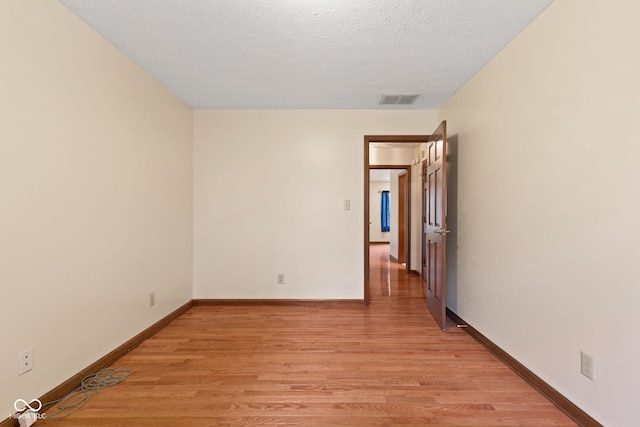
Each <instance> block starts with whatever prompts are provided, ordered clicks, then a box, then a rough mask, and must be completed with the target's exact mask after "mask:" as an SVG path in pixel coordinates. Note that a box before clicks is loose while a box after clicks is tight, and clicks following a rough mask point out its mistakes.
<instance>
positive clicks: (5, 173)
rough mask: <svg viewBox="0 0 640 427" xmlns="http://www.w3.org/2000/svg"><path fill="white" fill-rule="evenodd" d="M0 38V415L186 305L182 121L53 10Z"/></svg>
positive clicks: (185, 127)
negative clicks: (24, 369)
mask: <svg viewBox="0 0 640 427" xmlns="http://www.w3.org/2000/svg"><path fill="white" fill-rule="evenodd" d="M0 35H1V36H0V56H1V58H2V60H1V62H2V64H3V66H2V67H0V82H2V83H1V86H2V96H0V117H2V119H1V121H2V124H1V125H0V236H1V237H0V300H2V302H3V307H2V310H0V337H2V345H1V346H0V384H1V386H0V413H1V414H4V416H2V417H0V418H4V417H5V416H6V415H8V414H9V413H10V412H12V411H13V402H14V401H15V400H16V399H18V398H22V399H26V400H30V399H33V398H36V397H39V396H41V395H42V394H43V393H46V392H48V391H49V390H51V389H52V388H53V387H55V386H57V385H58V384H60V383H62V382H63V381H64V380H66V379H67V378H69V377H71V376H72V375H75V374H76V373H77V372H79V371H80V370H81V369H83V368H85V367H86V366H88V365H89V364H91V363H93V362H94V361H96V360H97V359H99V358H100V357H102V356H103V355H105V354H106V353H108V352H109V351H111V350H113V349H114V348H116V347H117V346H118V345H120V344H122V343H123V342H125V341H126V340H128V339H130V338H131V337H133V336H135V335H136V334H137V333H139V332H140V331H142V330H143V329H145V328H147V327H148V326H150V325H151V324H153V323H154V322H155V321H157V320H159V319H160V318H162V317H164V316H165V315H167V314H168V313H169V312H171V311H172V310H174V309H175V308H176V307H178V306H179V305H180V304H181V303H182V302H183V301H185V300H188V299H190V298H191V292H192V291H191V281H192V278H191V264H192V258H191V252H192V207H191V206H192V197H191V188H192V185H191V180H192V167H191V154H192V152H191V144H192V143H191V141H192V112H191V110H190V109H189V108H188V107H187V106H185V105H184V104H183V103H181V102H180V101H178V100H177V98H175V97H174V96H173V95H172V94H170V93H169V92H168V91H167V90H166V89H165V88H163V87H162V86H161V85H160V84H159V83H158V82H157V81H155V80H153V79H151V78H150V77H149V76H148V75H147V74H146V73H145V72H144V71H143V70H141V69H140V68H139V67H138V66H136V65H134V64H133V63H132V62H131V61H130V60H129V59H128V58H126V57H125V56H124V55H123V54H122V53H120V52H119V51H118V50H116V49H115V48H114V47H113V46H111V45H110V44H108V43H107V42H106V41H105V40H104V39H103V38H101V37H100V36H99V35H98V34H97V33H95V32H94V31H92V30H91V29H89V28H88V27H87V26H86V25H85V24H84V23H82V22H81V21H80V20H78V19H77V18H76V17H75V16H73V15H72V14H71V13H70V12H68V11H67V10H66V9H65V8H64V7H63V6H61V5H60V4H59V3H58V2H55V1H23V0H3V1H2V2H0ZM152 291H155V292H156V306H155V307H153V308H148V307H147V303H148V293H149V292H152ZM27 348H33V354H34V369H33V370H32V371H30V372H28V373H26V374H24V375H22V376H18V372H17V370H18V369H17V366H18V361H17V358H18V352H20V351H21V350H24V349H27Z"/></svg>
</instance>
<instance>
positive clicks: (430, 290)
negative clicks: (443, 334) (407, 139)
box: [422, 121, 449, 331]
mask: <svg viewBox="0 0 640 427" xmlns="http://www.w3.org/2000/svg"><path fill="white" fill-rule="evenodd" d="M426 154H427V158H426V160H425V161H424V162H423V163H422V181H423V198H422V221H423V227H422V278H423V280H425V281H426V286H425V288H426V290H427V307H429V311H431V314H432V315H433V317H434V318H435V320H436V322H437V323H438V325H439V326H440V328H442V330H443V331H444V330H446V324H447V287H446V284H447V278H446V265H447V264H446V249H447V233H449V230H447V179H446V178H447V171H446V167H447V122H446V121H443V122H442V123H440V125H439V126H438V128H437V129H436V130H435V131H434V132H433V134H432V135H431V136H430V138H429V142H427V153H426Z"/></svg>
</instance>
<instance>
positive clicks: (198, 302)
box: [193, 298, 364, 307]
mask: <svg viewBox="0 0 640 427" xmlns="http://www.w3.org/2000/svg"><path fill="white" fill-rule="evenodd" d="M193 305H194V306H203V305H227V306H243V305H245V306H246V305H253V306H255V305H277V306H308V307H318V306H322V307H326V306H340V307H344V306H352V305H359V306H360V305H364V300H362V299H329V300H315V299H312V300H306V299H206V298H200V299H194V300H193Z"/></svg>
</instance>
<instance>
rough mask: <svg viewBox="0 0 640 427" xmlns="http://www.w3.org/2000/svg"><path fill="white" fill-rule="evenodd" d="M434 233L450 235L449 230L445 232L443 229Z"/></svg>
mask: <svg viewBox="0 0 640 427" xmlns="http://www.w3.org/2000/svg"><path fill="white" fill-rule="evenodd" d="M436 233H438V234H440V235H443V234H449V233H451V230H445V229H444V228H438V229H437V230H436Z"/></svg>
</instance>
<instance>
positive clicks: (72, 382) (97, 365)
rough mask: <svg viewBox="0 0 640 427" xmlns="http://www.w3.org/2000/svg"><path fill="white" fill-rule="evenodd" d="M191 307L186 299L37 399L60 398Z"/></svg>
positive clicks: (2, 426)
mask: <svg viewBox="0 0 640 427" xmlns="http://www.w3.org/2000/svg"><path fill="white" fill-rule="evenodd" d="M191 307H193V300H190V301H188V302H187V303H185V304H184V305H182V306H181V307H179V308H177V309H176V310H174V311H172V312H171V313H169V314H168V315H166V316H165V317H163V318H162V319H160V320H158V321H157V322H156V323H154V324H153V325H151V326H149V327H148V328H147V329H145V330H144V331H142V332H140V333H139V334H138V335H136V336H135V337H133V338H131V339H130V340H128V341H127V342H125V343H124V344H122V345H120V346H118V347H117V348H116V349H115V350H113V351H110V352H109V353H107V354H106V355H104V356H103V357H101V358H100V359H98V360H97V361H95V362H94V363H92V364H91V365H89V366H87V367H86V368H85V369H83V370H81V371H80V372H78V373H77V374H75V375H74V376H72V377H71V378H69V379H68V380H66V381H65V382H63V383H62V384H60V385H58V386H57V387H55V388H54V389H53V390H51V391H49V392H47V393H45V394H43V395H42V396H41V397H40V398H39V400H40V401H41V402H43V403H46V402H52V401H54V400H58V399H62V398H63V397H65V396H66V395H67V394H69V393H71V392H72V391H73V390H75V389H76V388H78V387H79V386H80V384H81V383H82V379H83V378H85V377H86V376H87V375H92V374H94V373H96V372H98V371H100V370H101V369H104V368H106V367H108V366H111V365H112V364H113V363H114V362H115V361H117V360H118V359H120V358H121V357H122V356H124V355H125V354H127V353H129V352H130V351H131V350H133V349H134V348H136V347H137V346H139V345H140V344H142V342H143V341H144V340H146V339H147V338H149V337H151V336H152V335H155V334H156V333H157V332H159V331H160V330H162V329H163V328H164V327H166V326H167V325H168V324H169V323H171V322H172V321H173V320H175V319H176V318H178V317H180V316H181V315H183V314H184V313H186V312H187V310H189V309H190V308H191ZM46 410H47V408H46V407H44V408H43V411H42V412H44V411H46ZM14 426H15V427H18V426H19V423H18V420H16V419H13V418H6V419H5V420H4V421H2V422H0V427H14Z"/></svg>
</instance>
